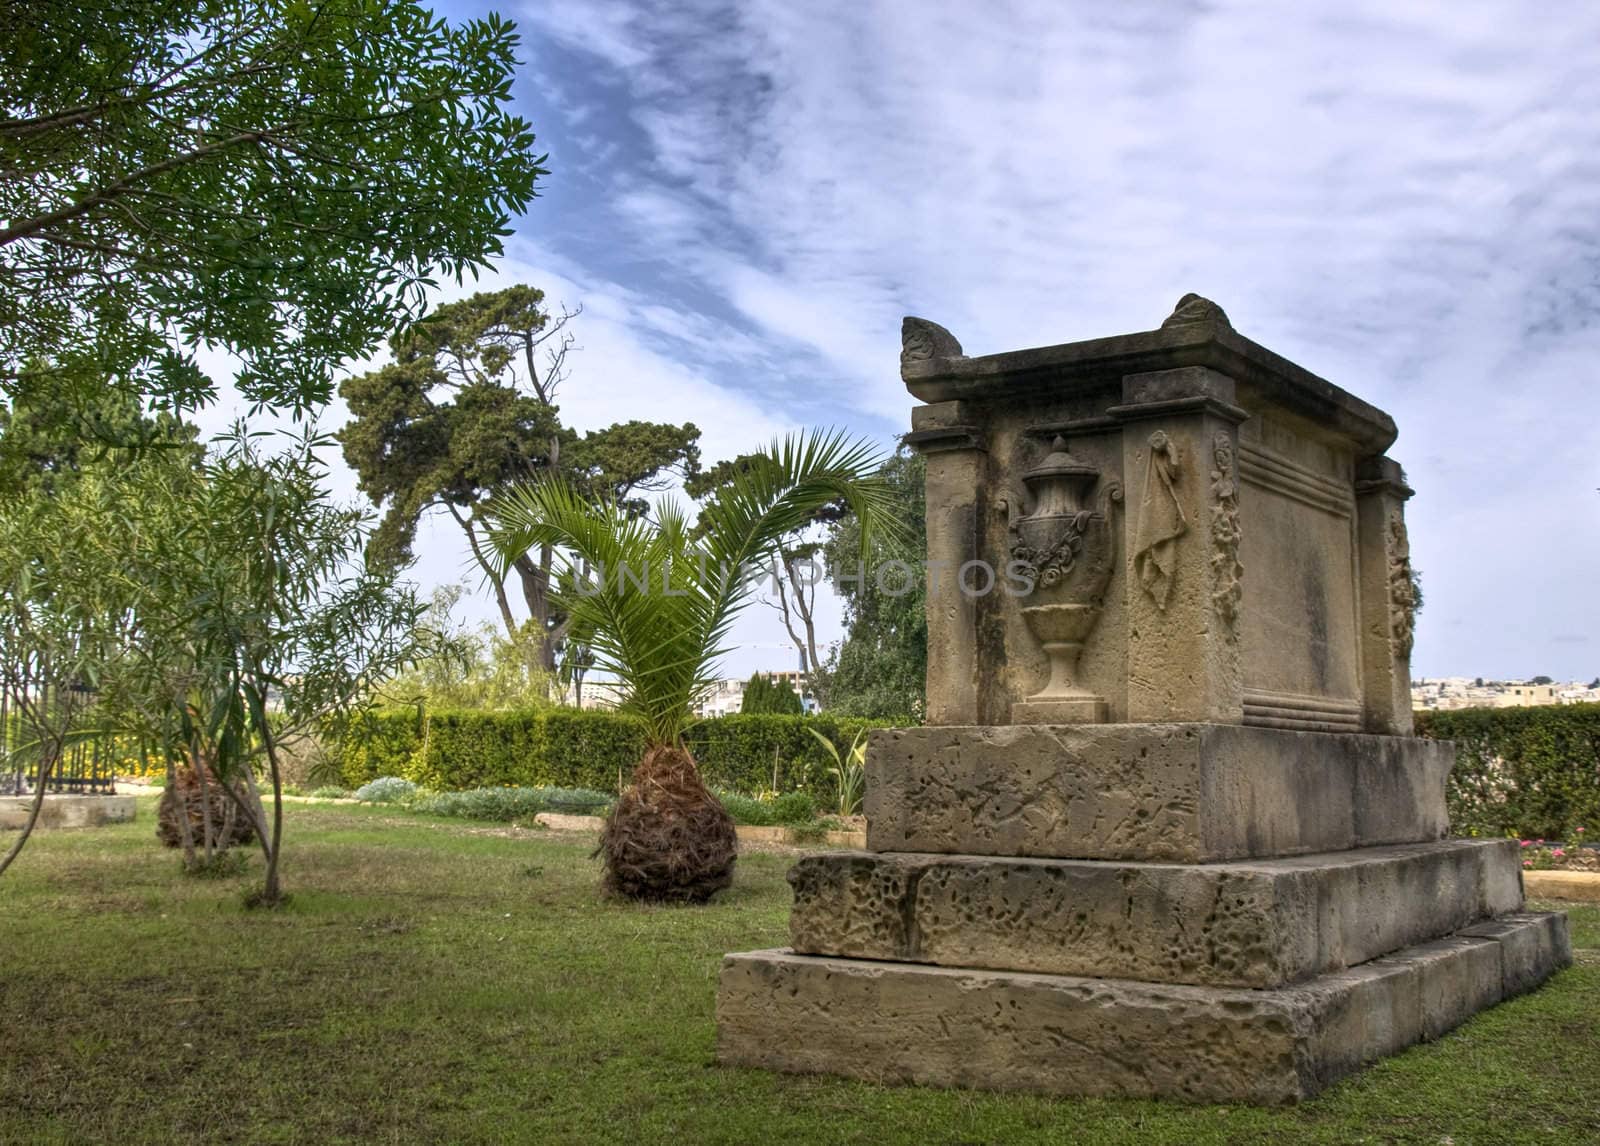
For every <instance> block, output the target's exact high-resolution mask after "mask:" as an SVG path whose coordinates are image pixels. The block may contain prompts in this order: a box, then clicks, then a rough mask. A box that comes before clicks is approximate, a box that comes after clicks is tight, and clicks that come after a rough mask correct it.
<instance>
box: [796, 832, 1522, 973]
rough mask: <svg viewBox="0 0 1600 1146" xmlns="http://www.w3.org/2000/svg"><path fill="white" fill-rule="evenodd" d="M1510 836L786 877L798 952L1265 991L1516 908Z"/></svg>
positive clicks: (930, 860)
mask: <svg viewBox="0 0 1600 1146" xmlns="http://www.w3.org/2000/svg"><path fill="white" fill-rule="evenodd" d="M1518 850H1519V849H1518V848H1517V845H1516V841H1514V840H1451V841H1446V842H1443V843H1432V844H1409V845H1401V846H1394V847H1380V848H1365V849H1362V850H1359V851H1354V852H1343V853H1335V854H1332V855H1318V856H1306V857H1301V858H1295V859H1280V860H1269V861H1254V862H1242V863H1223V864H1207V865H1192V866H1191V865H1183V866H1179V865H1173V864H1152V863H1115V862H1105V861H1093V860H1049V859H996V858H987V857H974V856H937V855H927V854H901V853H888V854H883V855H872V854H868V853H863V852H845V853H833V854H826V855H815V856H808V857H806V858H804V859H802V860H801V861H800V862H799V863H798V864H796V865H795V867H794V869H793V870H792V871H791V872H790V874H789V882H790V883H791V884H792V885H793V887H794V896H795V903H794V911H793V913H792V914H791V915H790V921H789V931H790V942H791V944H792V945H793V947H794V949H795V950H796V951H798V952H800V953H802V954H808V955H832V956H845V957H849V958H857V959H887V960H904V961H909V962H923V963H937V964H940V965H943V966H950V967H985V968H993V969H997V970H1012V971H1037V972H1042V973H1048V974H1057V975H1092V976H1106V977H1111V978H1122V979H1143V980H1148V981H1150V982H1160V983H1197V984H1211V985H1217V986H1237V987H1278V986H1282V985H1284V984H1286V983H1292V982H1297V981H1301V980H1304V979H1309V978H1311V977H1312V976H1314V975H1318V974H1323V973H1326V972H1329V971H1336V970H1341V969H1343V968H1345V967H1349V966H1353V965H1355V964H1358V963H1364V962H1366V961H1367V960H1369V959H1375V958H1377V957H1378V956H1381V955H1386V954H1388V953H1390V952H1392V951H1398V950H1400V949H1401V948H1403V947H1408V946H1411V945H1413V944H1416V943H1421V942H1425V941H1427V940H1430V939H1434V938H1437V937H1439V936H1442V935H1446V934H1449V933H1451V932H1454V931H1457V930H1460V929H1461V928H1463V927H1466V926H1468V925H1469V924H1472V923H1475V922H1477V921H1480V920H1484V919H1488V918H1491V917H1493V916H1499V915H1504V914H1505V913H1507V912H1513V911H1517V910H1519V909H1520V908H1521V907H1522V885H1521V879H1520V867H1519V860H1518Z"/></svg>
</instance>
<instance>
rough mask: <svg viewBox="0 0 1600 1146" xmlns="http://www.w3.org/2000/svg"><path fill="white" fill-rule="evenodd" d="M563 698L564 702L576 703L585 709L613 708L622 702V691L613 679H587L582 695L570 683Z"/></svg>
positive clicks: (575, 704)
mask: <svg viewBox="0 0 1600 1146" xmlns="http://www.w3.org/2000/svg"><path fill="white" fill-rule="evenodd" d="M561 700H562V703H564V704H570V705H574V706H575V707H578V708H582V709H585V710H593V709H612V708H615V707H617V705H619V704H621V703H622V693H621V690H620V689H618V687H617V686H616V685H615V684H613V683H612V682H611V681H608V680H586V681H584V682H583V693H582V695H581V697H580V696H579V693H578V690H577V689H576V688H575V687H574V686H572V685H568V686H567V691H566V693H565V694H564V695H563V696H562V698H561Z"/></svg>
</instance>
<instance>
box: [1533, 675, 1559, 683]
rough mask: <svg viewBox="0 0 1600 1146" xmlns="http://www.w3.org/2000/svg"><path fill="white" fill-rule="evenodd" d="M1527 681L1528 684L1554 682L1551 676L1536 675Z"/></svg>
mask: <svg viewBox="0 0 1600 1146" xmlns="http://www.w3.org/2000/svg"><path fill="white" fill-rule="evenodd" d="M1528 683H1529V684H1554V683H1555V681H1554V680H1553V679H1552V678H1550V677H1547V676H1536V677H1534V678H1533V679H1532V680H1531V681H1529V682H1528Z"/></svg>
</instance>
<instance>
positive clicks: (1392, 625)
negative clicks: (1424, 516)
mask: <svg viewBox="0 0 1600 1146" xmlns="http://www.w3.org/2000/svg"><path fill="white" fill-rule="evenodd" d="M1416 626H1417V586H1416V582H1415V581H1414V580H1413V579H1412V576H1411V540H1410V538H1409V537H1408V536H1407V534H1406V519H1405V518H1404V517H1403V516H1402V515H1401V513H1400V511H1399V510H1398V509H1397V510H1394V511H1393V512H1392V513H1390V514H1389V633H1390V635H1391V636H1392V638H1393V640H1394V645H1395V655H1396V656H1397V657H1401V658H1409V657H1410V656H1411V646H1412V644H1413V643H1414V642H1415V640H1416Z"/></svg>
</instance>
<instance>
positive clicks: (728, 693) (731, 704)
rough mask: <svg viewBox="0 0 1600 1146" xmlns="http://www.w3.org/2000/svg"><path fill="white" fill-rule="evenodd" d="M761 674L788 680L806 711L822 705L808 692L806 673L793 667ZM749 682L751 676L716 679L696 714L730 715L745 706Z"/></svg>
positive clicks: (704, 715) (696, 707) (697, 706)
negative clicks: (745, 690)
mask: <svg viewBox="0 0 1600 1146" xmlns="http://www.w3.org/2000/svg"><path fill="white" fill-rule="evenodd" d="M761 675H762V676H764V677H769V678H771V679H773V680H777V681H783V682H786V683H787V684H788V685H789V687H790V688H792V689H794V690H795V692H797V693H799V694H800V707H801V708H802V709H804V710H805V711H806V712H817V711H819V710H820V706H819V705H818V704H817V701H816V698H815V697H813V696H811V695H809V694H808V693H807V691H806V690H807V688H808V687H809V685H808V683H807V680H806V674H805V673H803V672H796V671H794V670H793V669H790V670H787V671H783V670H776V671H773V672H766V671H762V672H761ZM748 683H749V678H748V677H747V678H745V679H743V680H734V679H732V678H731V677H730V678H725V679H723V680H719V681H714V682H713V683H712V685H711V688H710V690H709V691H707V692H706V694H705V696H704V697H703V698H702V699H701V700H700V703H698V704H696V705H695V706H694V714H695V715H696V716H698V717H701V718H707V717H712V716H730V715H732V714H734V713H736V712H738V711H739V709H740V708H742V707H743V706H744V686H745V685H746V684H748Z"/></svg>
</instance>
